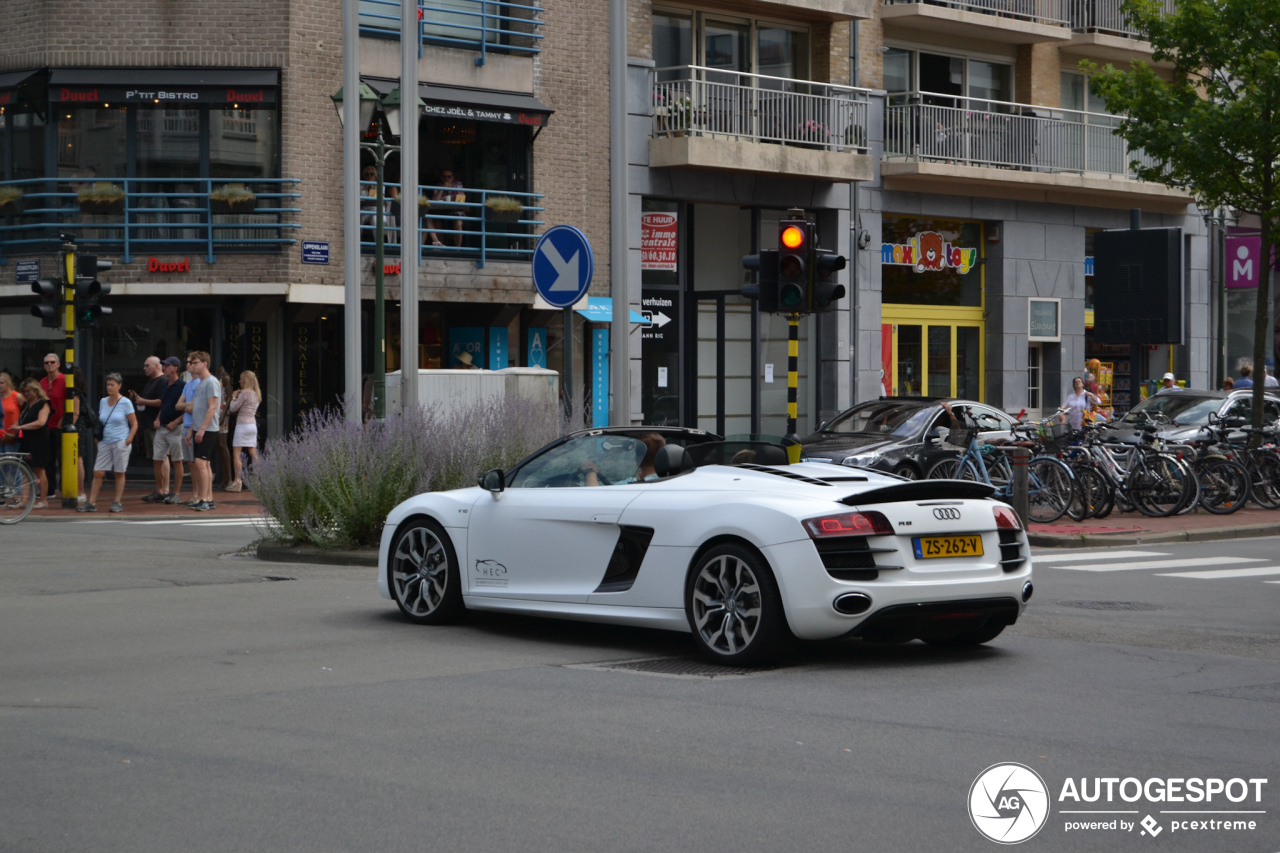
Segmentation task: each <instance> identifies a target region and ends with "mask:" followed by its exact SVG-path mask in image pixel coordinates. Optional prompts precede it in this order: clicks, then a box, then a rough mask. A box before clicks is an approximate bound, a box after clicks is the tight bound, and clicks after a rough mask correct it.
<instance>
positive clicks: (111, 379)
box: [76, 373, 138, 512]
mask: <svg viewBox="0 0 1280 853" xmlns="http://www.w3.org/2000/svg"><path fill="white" fill-rule="evenodd" d="M122 385H124V379H123V378H122V377H121V376H120V374H119V373H108V374H107V396H105V397H103V398H102V400H101V401H99V403H98V421H99V425H98V427H97V429H95V430H94V432H96V433H97V435H95V436H94V438H96V439H98V440H99V442H100V443H99V444H98V460H97V461H96V462H95V463H94V465H93V488H92V489H91V490H90V492H89V501H88V503H84V504H81V505H80V506H78V507H76V512H97V511H98V492H99V491H100V490H101V489H102V480H103V478H104V477H105V476H106V474H107V472H108V471H114V472H115V475H116V499H115V500H114V501H112V503H111V512H124V505H123V504H122V503H121V501H123V500H124V472H125V470H126V469H128V467H129V453H130V451H131V450H132V448H133V437H134V436H135V435H137V434H138V416H137V415H136V414H134V408H133V403H132V402H131V401H130V400H129V399H128V398H126V397H123V396H121V395H120V387H121V386H122Z"/></svg>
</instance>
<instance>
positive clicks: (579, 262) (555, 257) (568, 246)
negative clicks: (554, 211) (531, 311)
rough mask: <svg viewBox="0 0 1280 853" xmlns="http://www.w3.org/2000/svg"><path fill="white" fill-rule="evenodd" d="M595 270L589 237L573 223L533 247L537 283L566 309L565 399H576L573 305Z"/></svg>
mask: <svg viewBox="0 0 1280 853" xmlns="http://www.w3.org/2000/svg"><path fill="white" fill-rule="evenodd" d="M594 271H595V257H594V256H593V255H592V253H591V244H590V243H589V242H587V237H586V235H585V234H583V233H582V232H581V231H579V230H578V229H577V228H574V227H573V226H572V225H554V226H552V227H551V228H548V229H547V230H546V231H545V232H544V233H543V235H542V236H541V237H539V238H538V243H537V245H536V246H534V247H533V286H534V288H536V289H537V291H538V295H539V296H541V297H542V298H543V299H545V300H546V301H547V304H548V305H551V306H552V307H554V308H563V309H564V347H563V351H564V371H563V380H564V399H565V402H566V404H570V405H572V402H573V399H574V397H573V306H574V304H576V303H577V302H578V300H580V299H581V298H582V297H583V296H584V295H586V292H587V288H589V287H590V286H591V274H592V273H593V272H594Z"/></svg>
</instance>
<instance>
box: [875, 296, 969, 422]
mask: <svg viewBox="0 0 1280 853" xmlns="http://www.w3.org/2000/svg"><path fill="white" fill-rule="evenodd" d="M884 316H885V324H886V328H887V329H888V330H889V338H888V343H889V357H888V358H887V359H885V363H886V365H888V366H889V367H891V368H892V371H891V375H889V376H887V377H886V380H887V381H886V382H885V386H886V388H887V393H889V394H892V395H894V396H897V397H923V396H930V397H959V398H962V399H966V400H982V397H983V388H982V325H981V324H976V325H969V324H961V323H953V322H948V321H947V320H946V319H941V318H940V319H938V320H929V321H927V322H924V323H920V322H915V323H911V322H891V321H892V320H893V319H894V318H893V316H892V312H891V311H890V310H888V309H886V310H885V312H884Z"/></svg>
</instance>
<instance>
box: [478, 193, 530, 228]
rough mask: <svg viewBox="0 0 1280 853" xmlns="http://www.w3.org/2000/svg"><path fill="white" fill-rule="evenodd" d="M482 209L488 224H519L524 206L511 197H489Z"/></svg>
mask: <svg viewBox="0 0 1280 853" xmlns="http://www.w3.org/2000/svg"><path fill="white" fill-rule="evenodd" d="M484 207H485V216H486V217H488V219H489V221H490V222H519V221H520V217H521V216H523V215H524V206H523V205H522V204H521V203H520V202H519V201H517V200H516V199H514V198H512V197H511V196H506V195H499V196H491V197H490V198H489V200H488V201H486V202H485V206H484Z"/></svg>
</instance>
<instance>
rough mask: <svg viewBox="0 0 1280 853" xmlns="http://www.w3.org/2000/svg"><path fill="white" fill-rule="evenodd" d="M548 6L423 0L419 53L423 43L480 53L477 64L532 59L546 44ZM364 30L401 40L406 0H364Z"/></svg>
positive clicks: (500, 1) (506, 1) (484, 0)
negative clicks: (493, 55) (492, 54)
mask: <svg viewBox="0 0 1280 853" xmlns="http://www.w3.org/2000/svg"><path fill="white" fill-rule="evenodd" d="M541 27H542V7H541V6H537V5H535V4H534V0H525V2H511V0H423V2H419V3H418V55H419V56H421V55H422V45H423V43H427V44H439V45H444V46H445V47H457V48H462V49H463V50H478V51H480V55H479V56H477V57H476V65H484V61H485V56H486V54H487V53H488V52H489V51H491V50H492V51H497V52H500V53H514V54H522V55H530V54H534V53H538V52H539V51H540V50H541V48H540V47H539V43H540V42H541V41H542V33H541V32H539V29H540V28H541ZM360 32H361V34H362V35H372V36H380V37H383V38H399V37H400V0H360Z"/></svg>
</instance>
